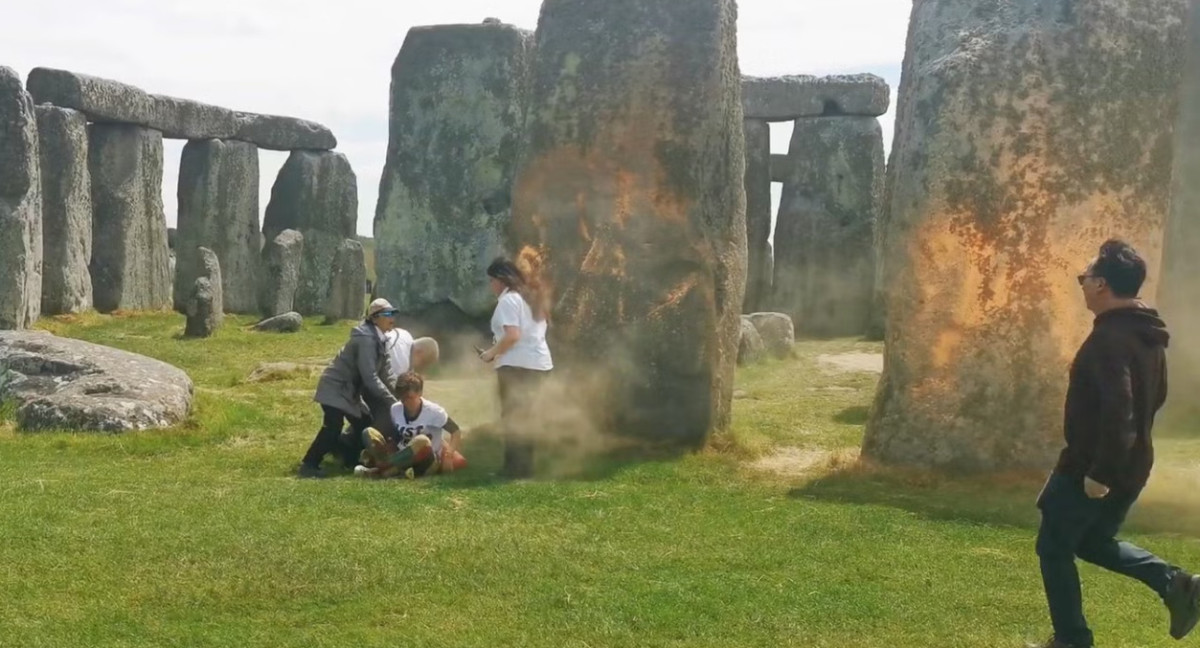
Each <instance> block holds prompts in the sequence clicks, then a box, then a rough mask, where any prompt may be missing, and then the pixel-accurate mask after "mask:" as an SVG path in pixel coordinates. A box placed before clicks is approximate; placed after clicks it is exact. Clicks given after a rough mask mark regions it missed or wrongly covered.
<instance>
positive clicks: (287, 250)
mask: <svg viewBox="0 0 1200 648" xmlns="http://www.w3.org/2000/svg"><path fill="white" fill-rule="evenodd" d="M303 255H304V235H303V234H301V233H300V232H297V231H296V230H290V229H289V230H283V231H282V232H280V233H279V235H278V236H276V237H275V238H273V239H271V240H270V241H269V242H268V243H267V244H266V245H265V246H264V247H263V251H262V266H261V267H262V269H261V271H260V275H259V279H258V281H259V283H258V312H259V314H261V315H262V316H263V317H264V318H268V317H274V316H276V315H281V314H283V313H288V312H291V310H292V304H293V302H294V301H295V298H296V286H297V285H299V283H300V262H301V260H302V257H303Z"/></svg>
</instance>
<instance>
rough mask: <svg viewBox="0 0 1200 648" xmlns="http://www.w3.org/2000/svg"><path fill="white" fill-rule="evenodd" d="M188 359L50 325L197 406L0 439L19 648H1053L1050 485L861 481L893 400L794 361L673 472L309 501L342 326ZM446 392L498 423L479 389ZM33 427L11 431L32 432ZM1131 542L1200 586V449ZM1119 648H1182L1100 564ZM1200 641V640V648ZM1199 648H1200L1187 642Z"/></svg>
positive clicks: (483, 451)
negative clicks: (1046, 527)
mask: <svg viewBox="0 0 1200 648" xmlns="http://www.w3.org/2000/svg"><path fill="white" fill-rule="evenodd" d="M250 323H251V322H250V320H248V319H238V318H229V319H228V320H227V324H226V327H225V328H224V329H223V330H222V331H221V332H220V333H219V334H218V335H217V336H216V337H215V338H213V339H209V340H203V341H184V340H179V339H176V338H175V336H176V334H178V333H179V332H180V331H181V330H182V328H183V320H182V318H181V317H178V316H175V315H153V316H140V317H136V318H111V317H103V316H86V317H82V318H78V319H74V320H61V319H60V320H48V321H45V322H43V323H41V324H40V326H41V327H43V328H46V329H49V330H52V331H54V332H56V333H59V334H62V335H68V336H71V337H78V338H82V339H86V340H89V341H93V342H98V343H102V344H108V345H111V346H115V347H120V348H123V349H128V350H130V351H134V352H138V353H145V354H147V355H150V356H154V357H157V358H161V359H163V360H165V361H168V362H171V363H173V364H175V365H177V366H179V367H181V368H183V369H185V370H186V371H187V372H188V373H189V374H190V375H191V376H192V378H193V380H194V381H195V382H196V389H197V395H196V401H195V413H194V416H193V417H192V419H191V420H190V421H189V422H188V423H187V424H185V425H183V426H181V427H180V428H179V429H176V430H170V431H158V432H147V433H133V434H124V435H112V436H106V435H70V434H46V433H39V434H23V433H17V432H15V431H14V429H13V426H12V423H11V418H12V417H11V415H9V416H6V417H4V421H5V422H0V565H3V568H2V569H0V600H2V601H3V604H0V646H20V647H23V648H33V647H38V646H46V647H54V648H60V647H64V646H114V647H115V646H231V647H232V646H237V647H243V646H272V647H275V646H353V647H362V646H481V647H482V646H486V647H489V648H490V647H496V646H547V647H556V648H557V647H563V646H567V647H579V648H583V647H600V646H630V647H644V646H722V647H724V646H803V647H819V646H839V647H840V646H855V647H861V646H871V647H876V646H877V647H881V648H883V647H886V648H899V647H907V646H913V647H917V646H919V647H922V648H927V647H932V646H956V647H958V646H981V647H988V648H997V647H1004V646H1020V645H1023V644H1022V642H1023V641H1024V640H1027V639H1029V640H1032V639H1041V638H1044V637H1045V635H1048V634H1049V630H1048V628H1049V624H1048V621H1047V619H1046V615H1045V611H1044V604H1043V599H1042V593H1041V588H1040V579H1039V577H1038V570H1037V562H1036V557H1035V556H1034V554H1033V539H1034V534H1035V530H1036V524H1037V513H1036V511H1035V510H1034V508H1033V505H1032V503H1033V499H1034V496H1035V495H1036V492H1037V490H1038V488H1039V487H1040V485H1041V483H1040V479H1039V477H1040V476H1031V477H1022V476H1006V477H1003V478H991V479H986V480H985V479H978V478H977V479H969V478H961V479H952V478H948V477H936V476H931V475H925V474H919V473H905V472H902V471H882V470H877V469H870V468H866V467H863V466H861V465H859V464H858V463H857V462H856V448H857V446H858V444H859V442H860V441H861V436H862V429H863V428H862V424H863V423H864V421H865V419H866V413H867V407H868V406H869V404H870V401H871V396H872V393H873V386H874V380H875V377H874V376H873V375H872V374H868V373H837V372H835V371H833V370H830V369H828V368H826V367H825V366H824V365H822V364H821V363H820V362H819V361H818V358H819V356H821V355H823V354H837V353H873V352H878V351H879V347H878V346H877V345H873V344H867V343H861V342H855V341H830V342H803V343H800V344H798V345H797V352H798V357H797V358H796V359H795V360H791V361H787V362H775V363H771V364H767V365H763V366H758V367H753V368H749V369H745V370H743V371H741V372H740V373H739V375H738V384H737V388H738V390H739V393H738V398H737V400H736V403H735V428H734V430H733V432H732V433H731V434H730V435H729V436H728V437H725V438H721V439H715V440H714V441H713V444H712V446H713V447H712V449H710V450H708V451H706V452H702V453H699V454H694V455H689V456H686V457H682V458H676V459H658V460H650V461H641V462H633V463H624V464H618V463H612V462H601V463H595V464H589V465H587V466H586V470H583V471H581V472H579V473H578V474H572V475H567V476H563V477H560V478H557V479H544V480H540V481H534V482H525V483H509V482H503V481H498V480H495V479H493V478H492V477H491V473H492V472H493V471H494V470H495V469H496V468H497V467H498V464H499V449H498V446H497V445H496V443H495V442H494V441H492V440H489V439H488V438H486V437H484V436H482V435H479V436H476V437H472V438H470V439H469V440H468V442H467V447H466V454H467V456H468V459H470V460H471V462H472V467H471V469H470V470H468V471H466V472H464V473H460V474H457V475H453V476H449V477H445V478H436V479H433V480H427V481H417V482H406V481H391V482H364V481H357V480H354V479H353V478H350V477H345V478H334V479H329V480H324V481H301V480H298V479H295V478H294V477H293V476H292V475H293V470H294V468H295V465H296V463H297V461H298V460H299V458H300V456H301V454H302V453H303V451H304V449H305V447H306V446H307V444H308V442H309V441H310V440H311V438H312V436H313V434H314V432H315V431H316V429H317V427H318V426H319V418H320V417H319V409H318V408H317V406H316V405H315V404H314V403H312V401H311V395H312V391H313V387H314V385H315V381H316V376H315V375H314V374H313V373H312V372H311V371H309V370H307V369H304V368H303V367H302V368H300V369H299V370H297V371H292V372H285V373H283V374H281V375H278V376H275V378H276V379H275V380H271V381H266V382H250V381H248V377H249V376H250V374H251V372H252V371H253V370H254V369H255V368H256V367H257V366H258V365H259V364H260V363H264V362H280V361H290V362H298V363H302V364H303V363H316V364H323V363H324V362H326V361H327V360H328V359H329V358H331V357H332V355H333V354H334V353H335V352H336V351H337V349H338V348H339V347H340V345H341V344H342V342H343V341H344V339H345V337H346V334H347V331H348V328H349V324H348V323H346V324H342V325H337V326H320V325H319V324H318V323H317V321H315V320H312V321H308V322H307V323H306V328H305V330H304V331H303V332H302V333H300V334H297V335H291V336H270V335H262V334H253V333H250V332H247V331H246V330H245V329H244V328H242V325H246V324H250ZM452 369H453V368H446V369H445V370H444V371H443V372H442V375H439V376H435V378H434V379H433V380H431V382H430V383H429V385H428V386H427V388H426V395H427V397H429V398H431V399H433V400H436V401H439V402H441V403H442V404H443V405H445V406H446V407H447V408H448V409H449V410H450V412H451V414H452V415H453V416H454V417H455V418H456V419H457V420H459V421H460V423H463V424H465V425H467V426H472V425H479V424H483V423H486V422H488V421H489V420H490V419H491V418H492V416H493V412H494V411H495V401H494V397H493V391H494V386H493V384H492V382H491V376H489V375H488V374H487V373H485V372H481V371H474V372H464V371H453V370H452ZM10 414H11V412H10ZM1159 456H1160V469H1159V471H1158V472H1157V474H1156V476H1155V480H1154V482H1153V484H1152V487H1151V488H1150V490H1149V492H1148V493H1147V495H1146V496H1145V498H1144V499H1145V501H1144V502H1143V503H1142V504H1141V505H1139V507H1138V508H1137V509H1135V515H1134V516H1133V519H1132V520H1131V523H1130V529H1129V530H1130V533H1131V538H1132V539H1135V540H1137V541H1139V542H1144V543H1145V544H1146V545H1147V546H1148V547H1149V548H1151V549H1152V550H1155V551H1158V552H1161V553H1162V554H1163V555H1165V556H1167V557H1169V558H1171V559H1173V560H1176V561H1178V562H1180V563H1182V564H1185V565H1192V566H1195V567H1198V568H1200V543H1198V542H1197V537H1200V516H1197V514H1196V511H1198V510H1200V508H1197V506H1198V505H1200V495H1197V493H1200V479H1198V478H1197V477H1196V475H1197V474H1198V473H1200V471H1198V470H1197V463H1198V462H1200V440H1198V439H1196V438H1189V437H1185V436H1177V437H1172V438H1164V439H1162V440H1161V441H1160V442H1159ZM1082 572H1083V576H1084V589H1085V598H1086V604H1087V611H1088V613H1089V614H1090V616H1091V620H1092V622H1093V625H1094V629H1095V631H1096V634H1097V637H1098V640H1099V642H1100V643H1099V645H1100V646H1104V647H1116V646H1130V647H1134V646H1138V647H1141V646H1146V647H1154V646H1171V645H1178V644H1177V643H1176V642H1174V641H1172V640H1171V639H1169V638H1168V637H1167V634H1166V627H1167V621H1166V615H1165V612H1164V611H1163V610H1162V609H1161V605H1160V604H1159V603H1158V602H1157V600H1156V598H1155V597H1154V595H1153V594H1151V593H1150V592H1149V590H1145V589H1144V588H1143V586H1141V585H1140V584H1137V583H1134V582H1132V581H1127V580H1124V579H1121V578H1119V577H1116V576H1111V575H1108V574H1105V573H1101V572H1100V571H1098V570H1097V569H1094V568H1091V567H1090V566H1084V567H1082ZM1198 636H1200V635H1198ZM1189 640H1190V641H1200V639H1189Z"/></svg>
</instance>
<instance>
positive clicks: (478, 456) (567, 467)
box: [287, 426, 694, 490]
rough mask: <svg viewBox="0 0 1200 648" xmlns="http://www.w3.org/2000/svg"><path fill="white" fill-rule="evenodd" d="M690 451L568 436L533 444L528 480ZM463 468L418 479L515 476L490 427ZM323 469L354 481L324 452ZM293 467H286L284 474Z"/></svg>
mask: <svg viewBox="0 0 1200 648" xmlns="http://www.w3.org/2000/svg"><path fill="white" fill-rule="evenodd" d="M693 451H694V449H691V448H687V447H679V446H645V445H630V444H626V445H623V446H620V447H610V448H607V449H604V450H597V449H596V448H594V447H592V448H585V447H581V446H580V445H579V444H577V443H571V442H570V441H569V440H566V441H564V440H558V441H556V442H553V443H542V444H539V445H537V446H535V450H534V457H535V465H536V467H535V470H534V475H533V476H532V477H531V478H530V479H529V480H528V481H532V482H541V483H554V482H598V481H605V480H608V479H611V478H612V477H614V476H615V475H617V474H618V473H620V472H622V471H625V470H629V469H631V468H634V467H637V466H641V465H646V464H656V463H670V462H675V461H678V460H679V459H681V458H682V457H684V456H686V455H688V454H691V453H692V452H693ZM463 454H464V455H465V456H466V459H467V467H466V468H464V469H462V470H460V471H458V472H454V473H447V474H441V475H437V476H433V477H423V478H420V479H421V481H426V482H429V483H430V485H431V487H434V488H438V489H443V490H462V489H475V488H491V487H494V486H501V485H504V484H508V483H512V482H514V481H523V480H515V479H513V478H511V477H507V476H504V475H503V474H501V472H502V468H503V465H504V442H503V440H502V439H501V437H500V436H499V435H498V434H497V433H496V432H495V430H494V428H492V427H491V426H481V427H477V428H475V429H473V430H472V431H471V434H470V438H469V440H468V442H467V444H466V445H465V447H464V448H463ZM323 467H324V469H325V471H326V473H327V475H328V476H329V477H330V478H338V479H340V478H347V479H354V478H355V477H354V475H353V471H352V470H350V469H348V468H346V467H344V466H342V465H341V463H340V462H339V461H337V460H336V458H334V457H332V456H330V457H328V458H327V459H326V461H325V463H324V464H323ZM295 469H296V466H295V465H294V464H293V465H290V466H289V467H288V468H287V470H288V471H289V474H295Z"/></svg>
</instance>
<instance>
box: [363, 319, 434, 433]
mask: <svg viewBox="0 0 1200 648" xmlns="http://www.w3.org/2000/svg"><path fill="white" fill-rule="evenodd" d="M380 339H381V340H383V346H384V348H385V349H387V355H388V381H387V384H388V387H389V388H390V389H392V390H393V391H395V385H396V380H397V379H398V378H400V376H402V375H404V374H405V373H408V372H409V371H417V372H422V371H425V370H426V369H428V368H429V367H432V366H433V365H434V364H436V363H437V361H438V358H439V356H440V352H439V347H438V343H437V340H434V339H433V338H430V337H423V338H417V339H415V340H414V339H413V336H412V333H409V332H408V331H406V330H404V329H402V328H400V327H396V328H394V329H391V330H390V331H388V332H387V333H386V334H381V338H380ZM371 419H372V422H373V423H372V424H373V425H374V426H375V428H377V429H380V430H387V429H388V428H390V427H391V420H392V412H391V409H390V407H388V408H383V409H379V408H372V409H371Z"/></svg>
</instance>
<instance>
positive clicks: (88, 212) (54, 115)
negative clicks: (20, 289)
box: [36, 106, 92, 315]
mask: <svg viewBox="0 0 1200 648" xmlns="http://www.w3.org/2000/svg"><path fill="white" fill-rule="evenodd" d="M36 110H37V120H38V148H39V150H40V157H41V174H42V219H43V228H42V229H43V232H42V239H43V240H42V314H44V315H61V314H64V313H79V312H82V311H86V310H89V309H91V307H92V274H91V272H89V271H88V263H90V262H91V260H92V180H91V173H90V172H89V171H88V134H87V119H86V118H85V117H84V116H83V114H82V113H79V112H76V111H74V110H70V109H68V108H57V107H55V106H38V107H37V109H36Z"/></svg>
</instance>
